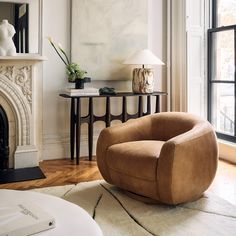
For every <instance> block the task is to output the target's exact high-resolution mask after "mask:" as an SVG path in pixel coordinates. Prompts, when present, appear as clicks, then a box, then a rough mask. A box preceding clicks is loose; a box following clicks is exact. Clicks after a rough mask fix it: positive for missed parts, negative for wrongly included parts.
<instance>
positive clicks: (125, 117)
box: [122, 96, 127, 122]
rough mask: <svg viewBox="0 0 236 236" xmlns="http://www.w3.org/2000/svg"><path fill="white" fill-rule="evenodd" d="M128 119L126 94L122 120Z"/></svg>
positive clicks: (123, 100) (123, 102)
mask: <svg viewBox="0 0 236 236" xmlns="http://www.w3.org/2000/svg"><path fill="white" fill-rule="evenodd" d="M126 121H127V99H126V97H125V96H124V97H123V99H122V122H126Z"/></svg>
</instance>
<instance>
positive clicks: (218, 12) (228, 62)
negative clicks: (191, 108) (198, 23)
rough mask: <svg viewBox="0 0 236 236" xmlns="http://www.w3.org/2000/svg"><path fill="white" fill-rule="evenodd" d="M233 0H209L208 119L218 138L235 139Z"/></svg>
mask: <svg viewBox="0 0 236 236" xmlns="http://www.w3.org/2000/svg"><path fill="white" fill-rule="evenodd" d="M235 68H236V1H235V0H212V28H211V29H209V30H208V119H209V121H210V122H211V123H212V125H213V126H214V127H215V129H216V132H217V136H218V137H219V138H222V139H225V140H229V141H233V142H236V125H235V122H236V72H235Z"/></svg>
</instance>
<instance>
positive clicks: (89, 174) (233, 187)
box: [0, 159, 236, 205]
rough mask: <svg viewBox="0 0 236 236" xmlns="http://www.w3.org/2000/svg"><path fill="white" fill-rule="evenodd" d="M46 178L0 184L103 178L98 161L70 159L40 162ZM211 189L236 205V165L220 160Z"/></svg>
mask: <svg viewBox="0 0 236 236" xmlns="http://www.w3.org/2000/svg"><path fill="white" fill-rule="evenodd" d="M40 167H41V169H42V171H43V172H44V174H45V175H46V177H47V178H46V179H41V180H33V181H25V182H17V183H10V184H0V189H3V188H7V189H21V190H23V189H32V188H40V187H49V186H58V185H65V184H72V183H78V182H84V181H92V180H96V179H102V177H101V175H100V173H99V171H98V168H97V164H96V161H91V162H89V161H87V160H81V162H80V165H75V164H74V163H73V162H71V161H70V160H69V159H66V160H52V161H44V162H42V163H40ZM209 190H210V191H211V192H213V193H215V194H217V195H218V196H220V197H222V198H224V199H226V200H228V201H230V202H231V203H233V204H235V205H236V165H232V164H230V163H227V162H224V161H219V166H218V170H217V174H216V178H215V180H214V181H213V183H212V185H211V186H210V188H209Z"/></svg>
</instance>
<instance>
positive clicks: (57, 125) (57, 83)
mask: <svg viewBox="0 0 236 236" xmlns="http://www.w3.org/2000/svg"><path fill="white" fill-rule="evenodd" d="M69 2H70V1H68V0H44V3H43V55H45V56H46V57H47V58H48V61H46V62H45V63H44V69H43V71H44V72H43V74H44V75H43V143H44V148H43V159H45V160H46V159H58V158H65V157H69V119H70V115H69V113H70V106H69V100H68V101H67V100H66V99H64V98H61V97H59V93H60V92H61V91H63V89H65V88H67V87H70V86H71V84H69V83H67V79H66V74H65V66H64V65H63V63H62V62H61V61H60V59H59V57H58V56H57V55H56V53H55V52H54V51H53V49H52V47H51V45H50V44H49V42H48V41H47V39H46V37H47V36H51V37H53V38H54V40H55V41H56V42H60V43H61V44H62V45H63V47H64V49H65V51H66V52H69V51H70V3H69ZM165 2H166V1H165V0H150V4H151V7H150V11H151V14H150V16H149V20H150V22H151V24H150V29H149V36H150V40H149V45H150V49H151V50H152V51H153V52H154V53H155V54H156V55H157V56H158V57H159V58H161V59H162V60H163V61H164V62H165V59H166V3H165ZM155 70H156V75H157V76H156V77H157V78H158V80H157V82H155V89H156V90H160V91H161V90H162V91H166V89H165V88H166V66H165V67H163V68H161V67H157V68H156V69H155ZM72 86H73V84H72ZM88 86H90V87H98V88H101V87H104V86H108V87H114V88H115V89H116V90H117V91H119V90H120V91H128V90H129V91H131V81H93V82H92V83H90V84H88ZM86 102H87V101H84V103H83V104H82V113H83V114H84V115H85V114H86V111H85V109H86V104H85V103H86ZM120 102H121V99H112V103H111V111H112V113H113V114H118V113H119V112H120V111H121V106H120ZM104 105H105V101H104V100H103V99H97V100H95V102H94V112H95V114H96V115H103V114H104V111H105V107H104ZM135 105H137V104H136V100H135V99H133V98H130V99H129V102H128V111H129V112H130V113H132V112H135V111H136V110H137V106H135ZM164 106H165V103H164ZM163 110H165V107H164V108H163ZM103 127H104V123H103V122H97V123H95V127H94V141H96V139H97V136H98V134H99V131H100V130H101V129H102V128H103ZM85 128H86V126H85V125H83V127H82V140H81V155H88V151H87V135H86V133H87V132H86V129H85ZM95 145H96V142H95V143H94V151H95Z"/></svg>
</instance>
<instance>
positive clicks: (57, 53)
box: [51, 42, 69, 66]
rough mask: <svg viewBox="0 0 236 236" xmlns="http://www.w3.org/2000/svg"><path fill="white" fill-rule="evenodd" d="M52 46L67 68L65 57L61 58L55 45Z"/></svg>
mask: <svg viewBox="0 0 236 236" xmlns="http://www.w3.org/2000/svg"><path fill="white" fill-rule="evenodd" d="M51 44H52V46H53V48H54V49H55V51H56V53H57V55H58V56H59V57H60V58H61V60H62V61H63V62H64V64H65V65H66V66H67V63H66V61H65V60H64V59H63V57H62V56H61V54H60V53H59V52H58V50H57V48H56V47H55V45H54V43H52V42H51ZM66 58H67V57H66ZM68 64H69V63H68Z"/></svg>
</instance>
